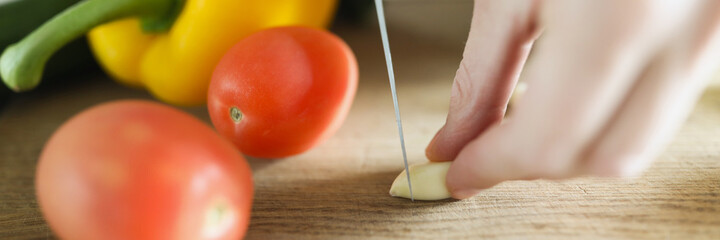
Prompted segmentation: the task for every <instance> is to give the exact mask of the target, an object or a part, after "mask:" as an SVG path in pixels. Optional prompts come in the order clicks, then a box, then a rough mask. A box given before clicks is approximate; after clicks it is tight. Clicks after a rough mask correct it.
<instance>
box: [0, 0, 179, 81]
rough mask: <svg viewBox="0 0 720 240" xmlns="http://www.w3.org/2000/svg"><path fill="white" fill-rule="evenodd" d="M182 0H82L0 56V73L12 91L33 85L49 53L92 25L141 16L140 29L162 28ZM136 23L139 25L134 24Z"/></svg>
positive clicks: (173, 14)
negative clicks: (141, 23)
mask: <svg viewBox="0 0 720 240" xmlns="http://www.w3.org/2000/svg"><path fill="white" fill-rule="evenodd" d="M183 3H184V2H183V1H182V0H86V1H82V2H79V3H77V4H75V5H73V6H72V7H70V8H68V9H66V10H65V11H63V12H62V13H60V14H58V15H57V16H55V17H54V18H52V19H50V21H48V22H46V23H45V24H43V25H42V26H40V28H38V29H36V30H35V31H33V32H32V33H30V35H28V36H26V37H25V38H24V39H23V40H22V41H20V42H18V43H16V44H13V45H11V46H10V47H8V48H7V49H5V52H3V54H2V56H0V76H2V79H3V81H4V82H5V84H6V85H7V86H8V87H10V89H13V90H14V91H17V92H20V91H26V90H30V89H33V88H35V87H36V86H37V85H38V84H39V83H40V79H41V78H42V71H43V68H44V67H45V63H46V62H47V61H48V59H50V56H52V54H53V53H55V52H56V51H58V50H59V49H60V48H61V47H62V46H64V45H65V44H67V43H69V42H70V41H72V40H74V39H76V38H78V37H80V36H82V35H84V34H85V33H86V32H88V31H90V29H92V28H93V27H95V26H98V25H100V24H103V23H106V22H109V21H112V20H116V19H120V18H125V17H131V16H137V17H141V18H142V19H143V25H142V26H143V30H152V31H166V30H167V29H168V28H169V27H170V26H171V25H172V22H173V21H174V20H175V17H176V16H177V14H178V13H179V11H180V9H182V6H183ZM138 27H140V26H138Z"/></svg>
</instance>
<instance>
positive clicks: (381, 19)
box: [375, 0, 415, 201]
mask: <svg viewBox="0 0 720 240" xmlns="http://www.w3.org/2000/svg"><path fill="white" fill-rule="evenodd" d="M375 9H376V10H377V15H378V25H380V37H381V38H382V44H383V49H384V50H385V63H386V64H387V70H388V79H389V80H390V91H391V92H392V99H393V106H394V107H395V122H397V127H398V134H399V135H400V147H401V148H402V155H403V163H404V164H405V175H406V176H407V181H408V188H409V189H408V190H409V191H410V200H412V201H415V197H414V196H413V191H412V183H411V182H410V169H409V168H408V160H407V152H406V151H405V137H404V136H403V127H402V120H400V107H399V106H398V99H397V91H396V90H395V71H394V70H393V64H392V56H391V55H390V42H389V41H388V36H387V27H386V25H385V11H384V10H383V4H382V0H375Z"/></svg>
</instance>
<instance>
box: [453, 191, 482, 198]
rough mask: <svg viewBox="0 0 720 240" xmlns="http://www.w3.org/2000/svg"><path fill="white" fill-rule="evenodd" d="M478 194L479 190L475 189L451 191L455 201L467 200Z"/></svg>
mask: <svg viewBox="0 0 720 240" xmlns="http://www.w3.org/2000/svg"><path fill="white" fill-rule="evenodd" d="M478 193H480V190H476V189H464V190H456V191H452V193H451V195H452V197H453V198H455V199H467V198H471V197H472V196H475V195H477V194H478Z"/></svg>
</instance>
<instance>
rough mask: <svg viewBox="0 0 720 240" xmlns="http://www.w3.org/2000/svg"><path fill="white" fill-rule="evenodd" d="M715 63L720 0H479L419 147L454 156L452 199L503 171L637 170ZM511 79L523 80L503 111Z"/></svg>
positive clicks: (554, 174) (684, 112) (510, 176)
mask: <svg viewBox="0 0 720 240" xmlns="http://www.w3.org/2000/svg"><path fill="white" fill-rule="evenodd" d="M538 37H539V38H538ZM535 39H538V41H537V43H535V44H533V42H534V41H535ZM531 49H532V51H533V56H532V59H531V60H530V61H528V63H527V66H524V64H525V61H526V59H527V57H528V54H529V52H530V50H531ZM718 66H720V1H715V0H692V1H682V0H677V1H673V0H670V1H652V0H639V1H624V0H608V1H593V0H587V1H578V0H548V1H534V0H514V1H493V0H476V1H475V7H474V16H473V20H472V26H471V29H470V34H469V37H468V41H467V44H466V47H465V52H464V54H463V60H462V62H461V64H460V67H459V69H458V71H457V74H456V76H455V80H454V83H453V88H452V95H451V99H450V111H449V114H448V117H447V122H446V124H445V126H443V128H442V129H440V131H439V132H438V133H437V135H436V136H435V138H434V139H433V140H432V141H431V142H430V144H429V145H428V147H427V151H426V154H427V157H428V158H429V159H430V160H431V161H453V160H454V163H453V164H452V166H451V167H450V170H449V172H448V175H447V186H448V188H449V189H450V191H451V192H452V195H453V197H455V198H458V199H463V198H468V197H471V196H473V195H475V194H477V193H478V192H479V191H480V190H482V189H485V188H489V187H491V186H493V185H495V184H498V183H500V182H502V181H505V180H521V179H537V178H545V179H561V178H570V177H575V176H580V175H597V176H621V177H627V176H635V175H637V174H639V173H641V172H642V171H643V170H644V169H645V168H647V167H648V165H649V164H650V162H651V161H652V160H653V159H654V158H655V157H656V156H657V155H658V154H659V153H660V152H661V151H662V150H663V148H664V147H665V145H667V143H668V142H669V141H670V140H671V137H672V135H673V134H674V132H676V130H677V129H678V128H679V127H680V126H681V124H682V123H683V121H684V119H685V118H686V117H687V116H688V114H689V113H690V111H691V110H692V107H693V105H694V103H695V102H696V100H697V98H698V97H699V96H700V94H701V93H702V90H703V89H704V87H705V85H706V82H707V80H709V79H710V78H711V76H712V73H713V71H714V70H715V69H716V67H718ZM520 72H522V76H520ZM519 78H521V79H522V81H523V82H526V83H527V84H528V90H527V92H526V94H525V95H524V96H523V98H522V99H521V100H520V101H519V102H518V103H517V105H516V106H514V107H513V113H512V115H511V116H509V117H508V118H507V119H505V120H504V121H502V119H503V116H504V114H505V110H506V106H507V102H508V99H509V97H510V94H511V93H512V89H513V87H514V86H515V84H516V82H517V81H518V79H519ZM501 121H502V123H501Z"/></svg>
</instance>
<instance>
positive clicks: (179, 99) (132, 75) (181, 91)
mask: <svg viewBox="0 0 720 240" xmlns="http://www.w3.org/2000/svg"><path fill="white" fill-rule="evenodd" d="M335 5H336V0H262V1H260V0H88V1H84V2H81V3H79V4H77V5H76V6H74V7H72V8H70V9H68V10H66V12H63V13H61V14H60V15H58V16H57V17H56V18H55V19H53V20H51V21H50V22H48V23H46V24H45V25H43V26H42V27H40V28H39V29H38V30H36V32H34V33H32V34H30V35H29V36H28V37H26V39H24V40H23V41H21V42H20V43H19V44H17V45H16V46H13V47H11V48H8V50H6V52H5V53H4V54H3V56H2V59H0V73H1V74H2V77H3V79H4V81H5V82H6V84H8V85H9V86H10V87H11V88H12V89H16V90H27V89H30V88H33V87H35V85H37V84H38V83H39V78H38V79H33V78H37V77H39V76H41V72H42V66H43V65H44V62H45V61H46V60H47V58H49V56H50V55H51V54H52V52H54V51H56V50H57V49H58V48H59V46H62V45H63V44H65V43H67V42H68V41H69V40H72V39H73V38H75V37H78V36H80V35H82V34H83V33H85V32H88V30H90V29H91V28H93V27H94V28H93V29H92V30H90V31H89V34H88V37H89V40H90V44H91V47H92V49H93V52H94V53H95V56H96V58H97V59H98V60H99V62H100V63H101V65H102V66H103V68H104V69H105V70H106V71H107V72H108V73H109V74H110V75H111V76H113V77H114V78H115V79H117V80H118V81H120V82H121V83H124V84H126V85H130V86H137V87H145V88H147V89H149V90H150V92H151V93H152V94H153V95H154V96H156V97H157V98H159V99H161V100H163V101H166V102H169V103H173V104H177V105H199V104H203V103H204V102H205V101H206V94H207V87H208V84H209V81H210V78H211V75H212V71H213V69H214V67H215V65H216V64H217V62H218V61H219V60H220V58H221V57H222V56H223V55H224V53H225V52H226V51H227V50H228V49H230V47H232V45H234V44H235V43H237V42H238V41H239V40H240V39H242V38H244V37H245V36H247V35H249V34H251V33H253V32H256V31H258V30H261V29H264V28H269V27H274V26H283V25H303V26H310V27H318V28H320V27H324V26H326V25H327V24H328V22H329V20H330V19H331V17H332V14H333V12H334V9H335ZM78 16H79V18H78ZM115 19H119V20H115ZM68 24H74V25H68ZM99 24H103V25H100V26H98V27H95V26H96V25H99ZM58 35H60V36H58ZM64 35H74V36H70V37H68V36H64ZM48 38H51V39H49V40H48ZM48 44H49V45H58V46H57V47H54V46H51V47H47V45H48ZM12 48H14V49H12ZM48 49H49V50H48ZM53 49H54V50H53ZM45 54H46V55H47V56H44V55H45ZM6 58H7V59H6ZM23 60H24V61H23ZM37 61H42V64H40V65H41V66H36V65H38V64H37V63H34V62H37ZM6 65H7V66H6ZM38 67H39V69H37V68H38ZM33 71H37V72H39V73H38V74H36V73H33Z"/></svg>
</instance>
